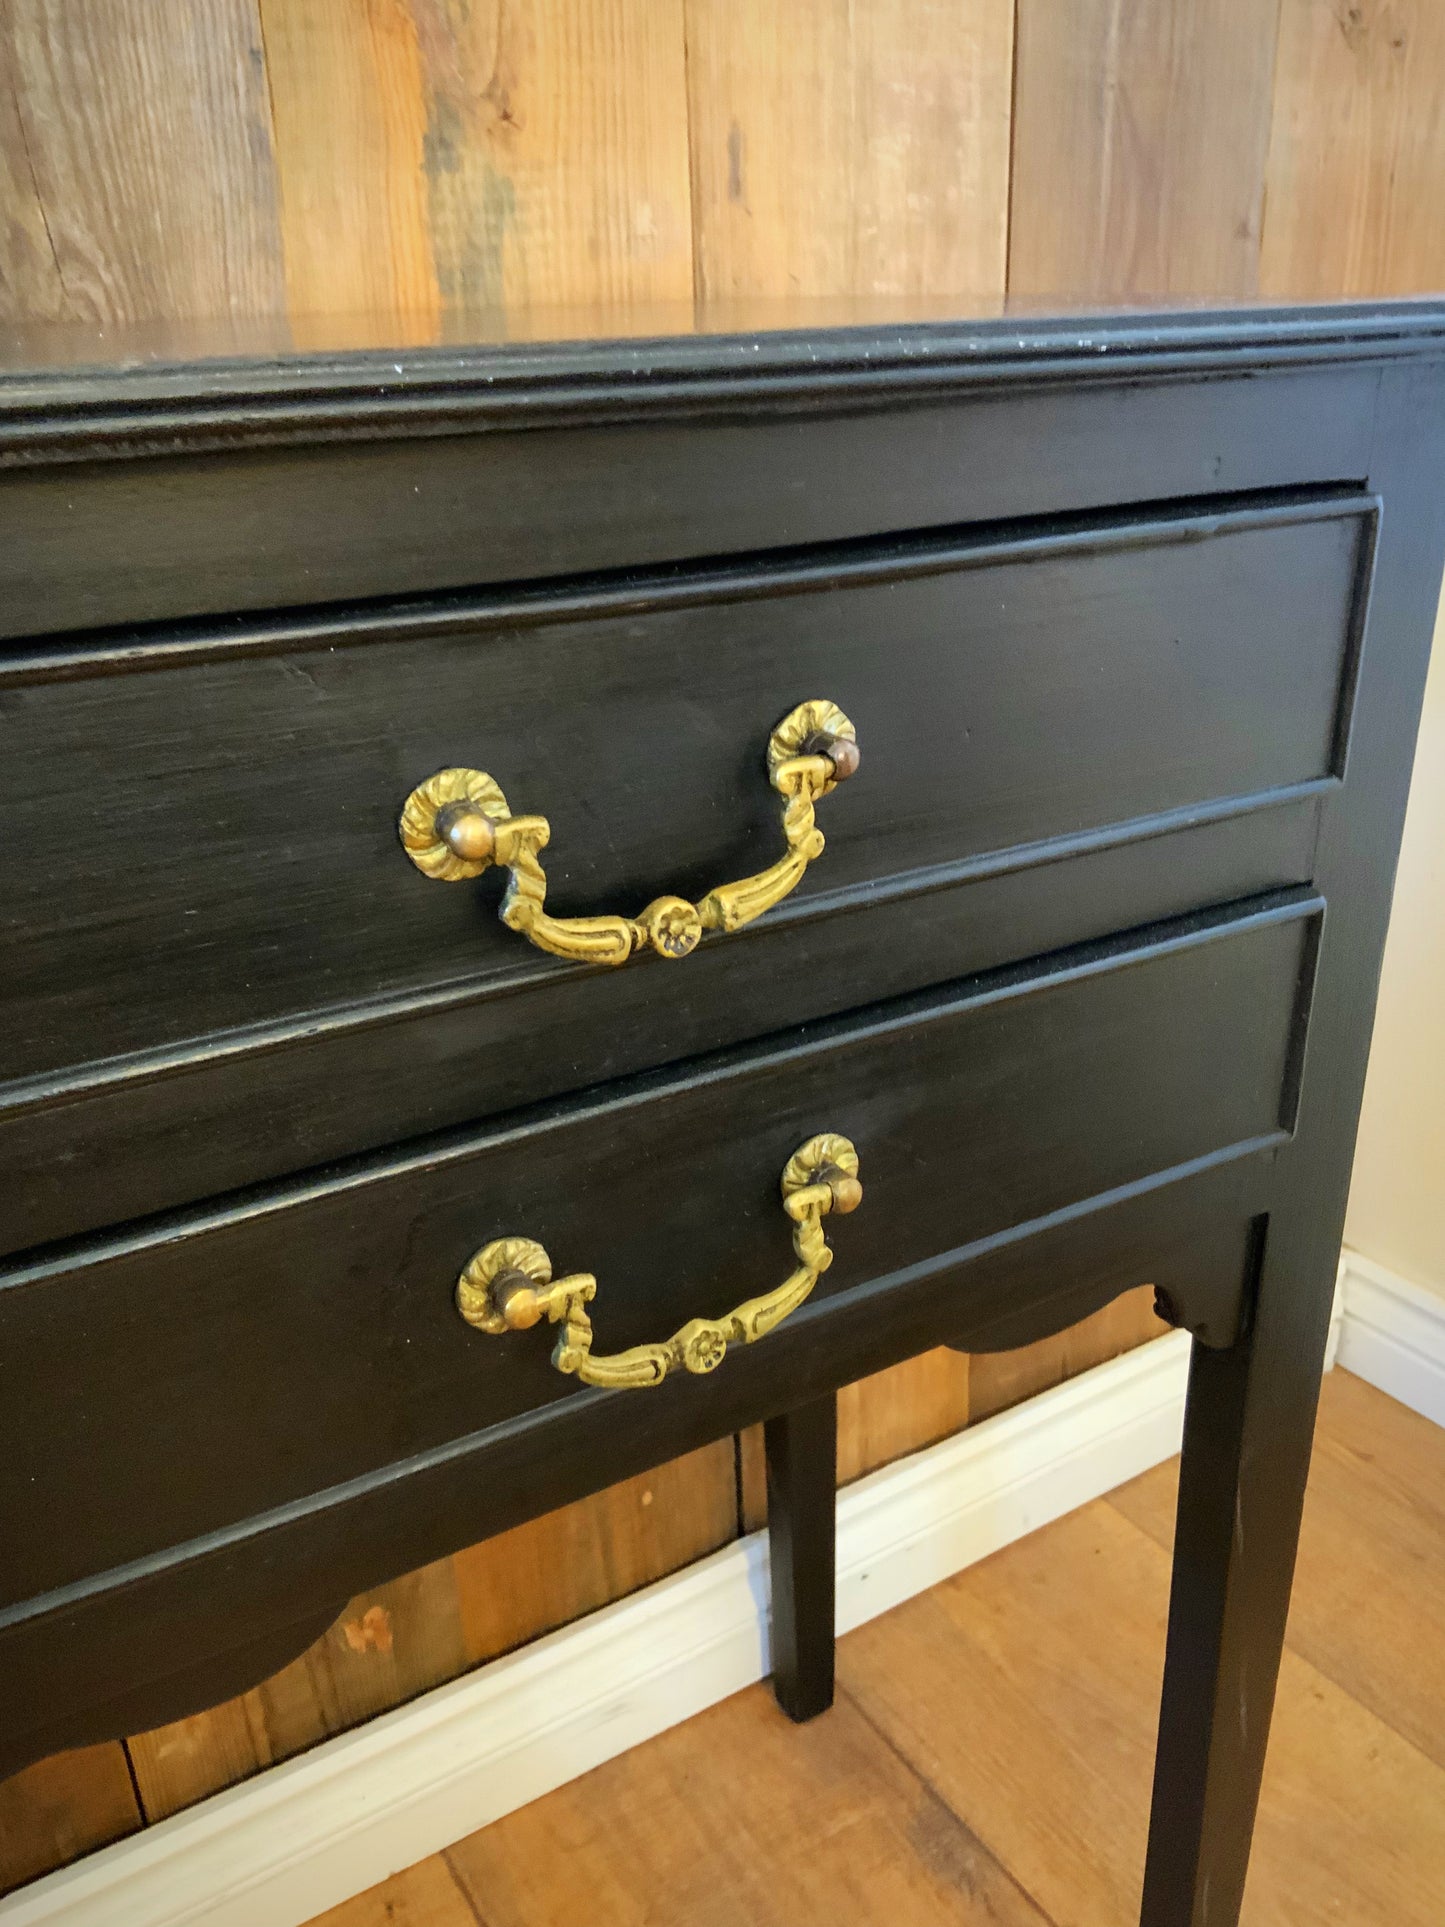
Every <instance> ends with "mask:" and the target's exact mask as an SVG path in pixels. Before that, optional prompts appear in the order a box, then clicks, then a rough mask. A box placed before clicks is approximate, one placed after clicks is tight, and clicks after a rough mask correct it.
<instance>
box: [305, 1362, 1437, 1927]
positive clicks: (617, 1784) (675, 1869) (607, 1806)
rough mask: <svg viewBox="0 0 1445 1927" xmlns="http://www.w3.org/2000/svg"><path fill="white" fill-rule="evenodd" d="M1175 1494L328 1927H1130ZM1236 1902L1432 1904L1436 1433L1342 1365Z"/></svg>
mask: <svg viewBox="0 0 1445 1927" xmlns="http://www.w3.org/2000/svg"><path fill="white" fill-rule="evenodd" d="M1174 1483H1175V1468H1174V1466H1172V1465H1169V1466H1164V1467H1161V1468H1160V1469H1159V1470H1158V1471H1157V1472H1154V1473H1150V1474H1147V1475H1146V1476H1145V1477H1144V1478H1141V1479H1138V1480H1136V1481H1135V1482H1134V1483H1133V1484H1132V1485H1128V1486H1125V1487H1123V1488H1122V1489H1121V1490H1120V1491H1118V1492H1116V1493H1114V1494H1113V1495H1112V1496H1111V1497H1110V1498H1109V1499H1107V1500H1100V1501H1098V1502H1096V1503H1095V1504H1092V1505H1089V1506H1086V1507H1084V1509H1083V1510H1082V1511H1079V1512H1076V1513H1074V1514H1072V1515H1071V1516H1070V1517H1068V1518H1066V1519H1063V1520H1061V1521H1060V1522H1059V1523H1058V1524H1056V1525H1052V1526H1049V1527H1046V1528H1045V1529H1044V1530H1043V1531H1042V1532H1039V1533H1036V1534H1035V1535H1034V1536H1033V1537H1032V1538H1030V1539H1026V1540H1024V1541H1022V1542H1021V1543H1019V1544H1018V1545H1015V1546H1012V1547H1010V1548H1009V1549H1008V1550H1007V1551H1006V1552H1002V1553H999V1554H998V1555H996V1556H995V1557H994V1558H992V1559H988V1560H986V1561H984V1562H983V1563H982V1564H981V1565H977V1566H974V1567H972V1568H971V1569H970V1570H969V1571H967V1572H964V1573H960V1574H959V1575H958V1577H957V1578H955V1579H952V1580H950V1581H948V1583H947V1584H945V1585H942V1586H938V1587H936V1588H935V1589H934V1590H933V1591H932V1592H929V1593H925V1594H924V1595H922V1596H921V1597H920V1598H918V1599H915V1600H912V1601H911V1602H910V1603H909V1604H907V1605H905V1606H901V1607H899V1608H898V1609H897V1610H896V1611H895V1612H892V1613H889V1614H887V1615H886V1616H885V1617H883V1618H881V1619H877V1620H874V1621H873V1622H872V1623H871V1624H870V1625H868V1626H865V1627H863V1628H861V1629H860V1630H859V1631H858V1632H855V1633H853V1634H851V1635H850V1636H849V1637H848V1638H847V1639H845V1640H843V1642H842V1644H841V1647H840V1651H839V1694H838V1703H837V1705H836V1707H835V1708H834V1709H833V1711H832V1712H831V1713H829V1714H827V1715H825V1716H824V1717H823V1718H822V1719H821V1720H817V1721H814V1722H813V1724H812V1725H810V1726H806V1727H801V1728H798V1727H792V1726H790V1725H789V1724H788V1723H787V1722H786V1721H785V1720H784V1719H783V1717H782V1715H781V1714H779V1713H778V1712H777V1711H776V1710H775V1709H774V1707H773V1704H772V1701H771V1699H770V1697H769V1695H768V1691H767V1689H766V1687H761V1686H759V1687H754V1688H752V1689H750V1690H749V1691H748V1692H745V1693H740V1694H738V1695H737V1696H736V1697H735V1698H734V1699H731V1700H728V1701H726V1702H724V1703H723V1704H722V1705H720V1706H717V1707H714V1708H713V1709H712V1710H711V1711H709V1712H707V1713H704V1714H702V1715H700V1716H699V1717H698V1718H697V1719H694V1720H690V1721H688V1722H687V1724H686V1725H684V1726H680V1727H677V1728H675V1729H674V1730H673V1731H672V1732H670V1733H665V1734H662V1735H661V1736H660V1737H659V1738H657V1739H655V1740H653V1741H650V1742H649V1743H648V1744H647V1745H645V1746H641V1747H638V1748H637V1749H636V1750H635V1751H633V1752H631V1753H628V1754H625V1755H624V1756H623V1757H622V1758H620V1759H617V1760H614V1761H612V1762H611V1763H610V1764H609V1765H606V1766H603V1767H600V1768H598V1769H597V1771H595V1772H593V1773H589V1774H587V1775H586V1776H585V1777H584V1778H582V1779H580V1780H576V1781H574V1782H573V1783H572V1784H571V1785H570V1786H566V1787H563V1788H560V1789H559V1790H558V1791H557V1792H556V1793H553V1794H551V1795H549V1796H548V1797H547V1798H546V1799H543V1800H539V1801H537V1802H536V1803H535V1804H534V1805H532V1806H530V1807H526V1808H524V1809H523V1810H522V1811H520V1812H518V1813H515V1814H512V1815H511V1816H510V1817H509V1818H507V1819H505V1820H502V1821H499V1822H498V1823H497V1824H496V1825H495V1826H491V1827H487V1828H484V1829H483V1830H482V1831H481V1832H479V1833H475V1834H473V1835H471V1837H470V1838H469V1839H466V1840H462V1841H460V1842H459V1843H458V1844H457V1845H456V1846H454V1847H452V1848H451V1849H450V1850H449V1851H448V1852H446V1853H445V1854H439V1855H437V1856H436V1857H434V1858H433V1859H431V1860H426V1861H423V1862H421V1863H420V1864H419V1865H418V1866H416V1867H413V1868H411V1869H410V1870H409V1871H407V1872H406V1873H403V1874H399V1875H397V1876H396V1877H395V1878H394V1879H392V1880H389V1881H387V1882H385V1883H384V1884H383V1885H382V1886H380V1887H376V1888H373V1889H372V1890H371V1892H370V1893H367V1894H363V1895H360V1896H359V1897H358V1898H357V1899H355V1900H353V1901H350V1902H348V1903H347V1904H346V1905H345V1906H342V1907H338V1908H335V1909H333V1910H332V1911H331V1912H330V1913H328V1914H326V1915H324V1916H323V1917H322V1920H323V1921H324V1923H325V1927H382V1923H384V1922H385V1923H390V1927H644V1923H645V1924H646V1927H652V1923H657V1924H658V1927H664V1924H665V1927H753V1924H754V1923H757V1924H758V1927H764V1924H765V1927H775V1924H776V1927H809V1923H815V1922H816V1923H819V1924H820V1927H853V1923H863V1922H868V1923H872V1922H877V1923H880V1927H934V1924H935V1923H943V1922H951V1923H952V1922H968V1923H979V1927H983V1923H988V1927H1124V1924H1125V1923H1127V1922H1129V1921H1131V1920H1133V1919H1134V1918H1135V1915H1136V1912H1137V1907H1138V1897H1139V1886H1140V1879H1141V1874H1142V1868H1143V1855H1144V1830H1145V1817H1146V1812H1147V1807H1148V1796H1149V1775H1150V1763H1151V1758H1152V1748H1153V1740H1154V1719H1155V1710H1156V1703H1157V1699H1158V1693H1159V1675H1160V1663H1161V1655H1162V1651H1163V1643H1164V1618H1165V1607H1166V1603H1167V1591H1168V1577H1169V1562H1168V1546H1169V1540H1170V1534H1171V1527H1172V1520H1173V1504H1174ZM1244 1918H1245V1921H1246V1923H1247V1924H1248V1927H1286V1924H1287V1927H1325V1923H1340V1927H1376V1923H1378V1924H1379V1927H1440V1923H1442V1922H1445V1431H1441V1430H1439V1429H1437V1428H1435V1427H1434V1426H1431V1425H1430V1424H1428V1423H1427V1422H1426V1421H1425V1420H1424V1419H1421V1418H1417V1417H1416V1416H1415V1415H1414V1414H1413V1413H1412V1412H1409V1411H1407V1410H1406V1409H1405V1408H1404V1407H1403V1406H1401V1405H1397V1404H1395V1403H1394V1402H1393V1401H1392V1400H1390V1399H1388V1398H1386V1397H1385V1396H1384V1395H1383V1394H1382V1393H1380V1392H1376V1391H1374V1390H1373V1389H1372V1388H1371V1387H1369V1386H1367V1385H1364V1384H1362V1383H1361V1382H1360V1381H1359V1380H1357V1379H1352V1378H1350V1377H1349V1376H1348V1375H1347V1374H1345V1373H1344V1372H1338V1371H1337V1372H1335V1373H1334V1374H1333V1375H1332V1377H1331V1378H1330V1379H1329V1380H1327V1382H1326V1385H1325V1395H1324V1401H1323V1406H1322V1411H1321V1420H1320V1428H1319V1432H1318V1434H1317V1439H1316V1447H1315V1459H1314V1468H1313V1472H1312V1475H1311V1480H1310V1494H1309V1505H1308V1509H1307V1513H1306V1523H1305V1533H1304V1541H1303V1546H1302V1549H1301V1554H1300V1567H1299V1577H1298V1582H1297V1586H1296V1592H1295V1603H1294V1610H1293V1613H1292V1616H1291V1619H1290V1628H1289V1649H1288V1652H1287V1654H1286V1658H1285V1663H1284V1669H1283V1673H1282V1675H1281V1682H1280V1694H1279V1701H1278V1705H1277V1710H1276V1714H1275V1723H1274V1731H1273V1736H1272V1739H1271V1744H1270V1753H1269V1765H1268V1770H1267V1775H1266V1781H1265V1792H1264V1801H1263V1807H1262V1810H1261V1813H1260V1821H1259V1829H1258V1832H1257V1835H1256V1844H1255V1852H1254V1861H1253V1865H1252V1869H1251V1874H1250V1883H1249V1889H1248V1893H1247V1896H1246V1901H1245V1912H1244ZM316 1927H320V1923H317V1924H316Z"/></svg>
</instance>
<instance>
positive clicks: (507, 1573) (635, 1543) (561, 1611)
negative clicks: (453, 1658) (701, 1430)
mask: <svg viewBox="0 0 1445 1927" xmlns="http://www.w3.org/2000/svg"><path fill="white" fill-rule="evenodd" d="M736 1534H737V1477H736V1472H735V1467H734V1459H733V1443H732V1440H731V1439H720V1440H719V1441H718V1443H717V1444H716V1445H708V1446H704V1447H703V1449H702V1450H701V1451H699V1452H690V1453H688V1454H687V1455H686V1456H685V1457H684V1458H680V1459H674V1460H672V1461H670V1462H669V1463H668V1464H666V1465H660V1466H658V1467H657V1468H656V1469H655V1470H654V1471H652V1472H644V1473H642V1474H641V1475H640V1476H639V1477H637V1478H635V1479H624V1480H623V1482H622V1483H621V1484H620V1485H614V1486H610V1487H609V1488H608V1489H607V1491H605V1492H599V1493H597V1494H595V1495H594V1496H593V1497H592V1498H590V1499H581V1500H579V1501H578V1502H577V1503H576V1504H575V1505H569V1506H563V1507H562V1508H561V1509H560V1511H557V1512H551V1513H548V1514H547V1515H546V1516H545V1517H544V1518H541V1519H533V1520H532V1521H531V1522H530V1523H529V1524H527V1525H522V1526H517V1527H515V1528H514V1529H513V1530H512V1531H511V1532H503V1533H499V1534H498V1536H497V1537H496V1538H495V1539H487V1540H484V1541H483V1542H482V1544H481V1545H479V1546H472V1547H471V1548H469V1550H467V1551H466V1552H460V1553H458V1554H457V1556H456V1559H455V1561H454V1562H453V1563H454V1565H455V1569H456V1585H457V1598H458V1604H459V1610H460V1614H461V1627H462V1638H463V1642H464V1645H465V1648H466V1652H467V1659H468V1663H469V1664H471V1665H475V1664H477V1663H478V1662H479V1661H481V1660H484V1659H491V1658H493V1657H494V1656H495V1655H496V1654H498V1653H504V1652H509V1651H510V1650H511V1649H512V1647H514V1646H520V1645H522V1644H523V1643H524V1641H526V1640H529V1639H536V1638H537V1637H538V1636H539V1635H540V1634H542V1633H545V1632H550V1631H551V1630H552V1628H553V1627H555V1626H564V1625H566V1624H567V1622H568V1621H569V1620H572V1619H577V1618H580V1617H581V1615H582V1614H583V1613H588V1612H593V1611H595V1610H596V1609H597V1607H599V1606H605V1605H606V1604H607V1603H608V1601H609V1600H612V1599H620V1598H622V1596H623V1595H624V1594H625V1593H629V1592H635V1591H636V1590H637V1588H638V1587H639V1586H645V1585H649V1584H650V1583H651V1582H652V1581H653V1580H654V1579H661V1578H662V1577H663V1575H664V1574H666V1573H669V1572H675V1571H676V1570H677V1569H678V1567H679V1566H686V1565H690V1564H691V1563H692V1561H693V1560H694V1559H701V1558H702V1557H703V1556H704V1554H706V1553H709V1552H715V1551H716V1550H717V1548H718V1547H719V1546H722V1545H726V1544H727V1542H728V1540H729V1539H732V1538H734V1537H736Z"/></svg>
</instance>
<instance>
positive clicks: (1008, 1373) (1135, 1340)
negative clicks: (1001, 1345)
mask: <svg viewBox="0 0 1445 1927" xmlns="http://www.w3.org/2000/svg"><path fill="white" fill-rule="evenodd" d="M1168 1329H1169V1327H1168V1326H1167V1325H1165V1324H1163V1323H1162V1322H1161V1321H1160V1320H1159V1319H1158V1318H1156V1317H1155V1316H1154V1290H1153V1287H1152V1286H1151V1285H1142V1286H1140V1287H1139V1289H1138V1290H1137V1291H1126V1292H1125V1293H1124V1294H1123V1295H1122V1296H1121V1297H1119V1298H1115V1299H1114V1300H1113V1301H1112V1303H1110V1304H1107V1305H1105V1306H1103V1307H1102V1309H1101V1310H1099V1311H1096V1312H1095V1313H1094V1314H1093V1315H1092V1317H1089V1318H1085V1319H1084V1320H1083V1321H1082V1322H1081V1323H1079V1324H1077V1325H1072V1326H1070V1328H1069V1330H1068V1331H1065V1332H1060V1333H1059V1334H1058V1336H1057V1337H1055V1338H1044V1339H1041V1340H1040V1341H1039V1343H1038V1344H1036V1345H1024V1346H1021V1347H1020V1348H1019V1350H1018V1351H1013V1352H979V1353H977V1354H976V1355H975V1357H974V1360H973V1368H972V1373H971V1375H970V1379H969V1385H970V1398H971V1412H970V1416H971V1418H973V1419H974V1420H975V1421H976V1420H978V1419H985V1418H991V1417H992V1416H993V1414H994V1413H995V1412H1003V1411H1007V1409H1008V1408H1009V1406H1010V1405H1018V1404H1020V1403H1021V1402H1022V1401H1023V1400H1024V1399H1026V1398H1032V1397H1033V1396H1034V1394H1035V1393H1036V1392H1044V1391H1047V1390H1048V1388H1049V1387H1050V1386H1051V1385H1062V1384H1063V1382H1064V1380H1065V1379H1066V1378H1077V1377H1078V1375H1079V1373H1080V1372H1086V1371H1088V1370H1089V1368H1090V1367H1091V1366H1093V1365H1102V1364H1103V1363H1104V1362H1105V1360H1106V1359H1110V1358H1117V1357H1118V1356H1119V1354H1120V1353H1121V1352H1127V1351H1132V1350H1133V1348H1134V1347H1135V1346H1136V1345H1143V1344H1145V1343H1146V1342H1147V1341H1148V1340H1149V1339H1151V1338H1160V1337H1162V1336H1163V1334H1164V1333H1165V1332H1166V1331H1167V1330H1168Z"/></svg>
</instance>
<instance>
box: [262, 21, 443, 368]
mask: <svg viewBox="0 0 1445 1927" xmlns="http://www.w3.org/2000/svg"><path fill="white" fill-rule="evenodd" d="M259 4H260V18H261V25H262V29H263V31H264V34H265V48H266V73H267V78H268V80H269V82H270V89H271V108H272V115H273V126H274V134H275V149H276V171H277V178H278V183H279V203H280V223H281V237H282V245H283V248H284V254H285V272H286V303H287V307H288V309H289V310H290V313H291V315H292V317H293V328H294V331H295V333H296V337H297V341H298V344H299V345H303V346H304V345H306V344H307V343H308V342H309V341H311V339H312V338H313V336H314V334H315V332H316V330H315V325H314V323H313V322H312V320H311V319H310V318H311V317H313V316H315V315H317V314H326V315H329V316H332V317H335V316H345V315H347V314H352V313H355V314H357V315H360V314H363V313H365V312H366V311H368V310H376V309H380V310H382V311H384V312H389V313H391V314H392V315H394V316H395V317H396V338H397V343H398V345H403V344H407V343H411V342H417V341H430V340H433V339H434V338H435V336H436V334H437V330H438V326H439V309H440V294H439V291H438V287H437V275H436V266H435V262H434V260H433V256H432V244H431V228H430V219H429V210H428V202H427V182H426V169H425V158H426V133H427V109H426V91H425V83H424V79H423V74H422V59H421V52H420V48H419V45H418V38H417V21H416V16H415V14H414V12H413V10H412V9H411V8H409V7H408V6H406V5H405V4H404V3H403V0H320V3H319V4H318V0H259ZM344 332H345V323H344V322H341V323H337V322H336V321H335V320H332V321H330V322H328V323H327V339H328V341H329V340H332V339H334V338H335V337H336V336H337V335H338V333H340V334H344Z"/></svg>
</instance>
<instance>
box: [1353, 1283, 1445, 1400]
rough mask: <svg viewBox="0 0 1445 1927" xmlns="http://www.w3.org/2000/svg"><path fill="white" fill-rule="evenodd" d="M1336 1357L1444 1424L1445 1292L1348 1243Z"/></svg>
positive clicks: (1359, 1376) (1382, 1388) (1383, 1388)
mask: <svg viewBox="0 0 1445 1927" xmlns="http://www.w3.org/2000/svg"><path fill="white" fill-rule="evenodd" d="M1338 1297H1339V1305H1340V1342H1339V1349H1338V1352H1337V1354H1336V1359H1337V1362H1338V1363H1339V1364H1341V1365H1343V1366H1344V1368H1345V1370H1346V1371H1347V1372H1353V1373H1354V1374H1355V1376H1356V1377H1357V1378H1363V1379H1368V1380H1369V1382H1370V1384H1371V1385H1377V1386H1378V1387H1379V1389H1380V1390H1381V1391H1382V1392H1388V1393H1389V1395H1390V1397H1391V1398H1397V1399H1398V1400H1399V1401H1400V1403H1401V1404H1402V1405H1408V1406H1409V1407H1410V1408H1411V1410H1412V1411H1416V1412H1419V1413H1420V1414H1421V1416H1422V1417H1424V1418H1428V1419H1433V1420H1434V1422H1435V1424H1436V1425H1445V1294H1442V1293H1440V1292H1438V1291H1431V1290H1429V1289H1428V1288H1427V1287H1426V1286H1424V1285H1417V1284H1414V1283H1412V1282H1411V1280H1410V1279H1408V1278H1402V1277H1401V1276H1400V1274H1399V1273H1398V1272H1396V1271H1391V1270H1389V1269H1388V1268H1387V1267H1386V1266H1385V1265H1381V1264H1377V1263H1376V1262H1375V1260H1374V1259H1373V1258H1366V1257H1365V1256H1364V1254H1363V1253H1362V1252H1358V1251H1351V1250H1349V1249H1348V1248H1347V1249H1346V1251H1345V1253H1344V1256H1343V1257H1342V1258H1341V1260H1340V1285H1339V1294H1338Z"/></svg>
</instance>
